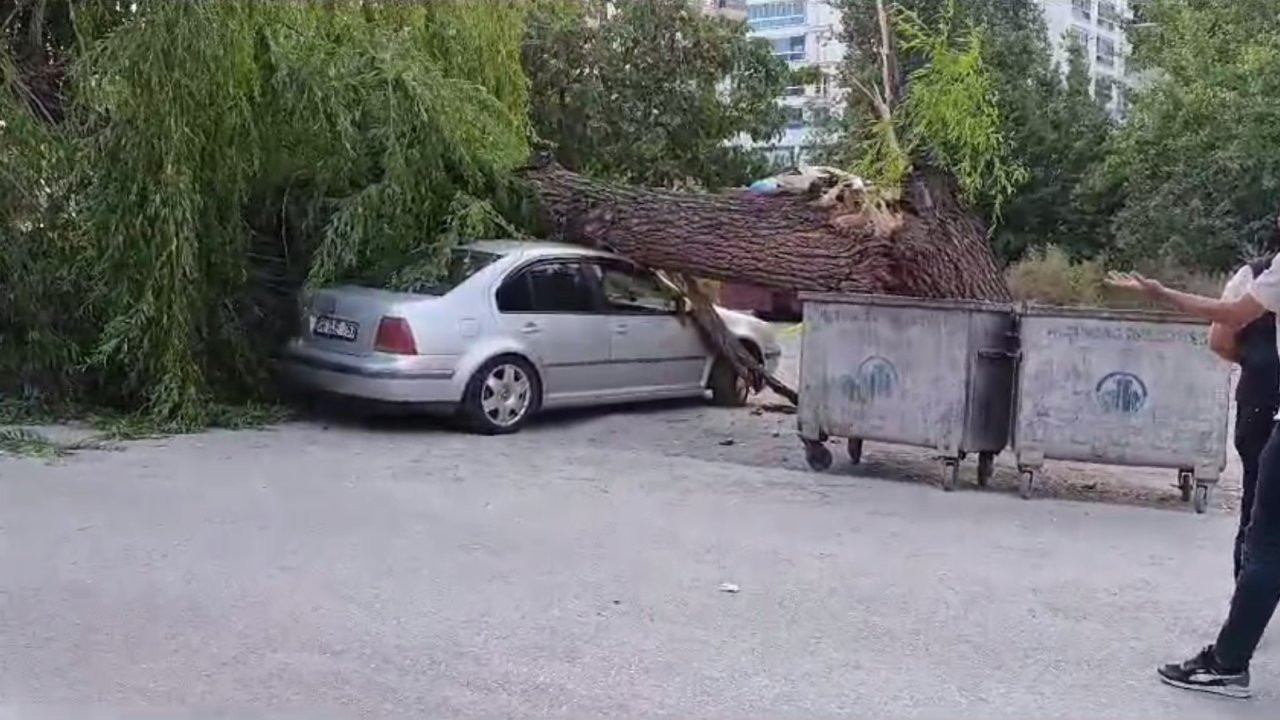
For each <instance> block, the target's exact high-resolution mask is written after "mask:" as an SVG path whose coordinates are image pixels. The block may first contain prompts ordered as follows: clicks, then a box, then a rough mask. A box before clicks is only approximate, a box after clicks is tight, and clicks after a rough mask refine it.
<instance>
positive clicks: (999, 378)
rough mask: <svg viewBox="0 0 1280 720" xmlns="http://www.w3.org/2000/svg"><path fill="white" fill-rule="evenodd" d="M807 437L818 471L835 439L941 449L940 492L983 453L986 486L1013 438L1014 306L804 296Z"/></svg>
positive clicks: (857, 455) (803, 433)
mask: <svg viewBox="0 0 1280 720" xmlns="http://www.w3.org/2000/svg"><path fill="white" fill-rule="evenodd" d="M800 299H801V301H802V302H803V303H804V336H803V339H802V341H801V357H800V407H799V410H798V413H797V415H798V421H799V430H800V437H801V439H802V440H803V441H804V443H805V457H806V459H807V460H808V462H809V466H810V467H812V468H813V469H814V470H818V471H823V470H826V469H828V468H830V467H831V463H832V456H831V451H830V450H829V449H828V448H827V447H826V445H825V442H826V440H827V439H828V438H829V437H840V438H847V439H848V441H849V442H848V447H849V455H850V459H851V460H852V461H853V462H854V463H857V462H859V461H860V460H861V456H862V441H863V440H874V441H880V442H886V443H896V444H902V445H914V446H918V447H926V448H933V449H936V450H937V451H938V455H939V456H940V457H941V458H942V460H943V475H942V486H943V488H945V489H947V490H950V489H952V488H954V487H955V484H956V482H957V479H958V473H959V463H960V460H962V459H963V458H964V457H965V455H966V454H967V453H978V454H979V455H978V457H979V462H978V484H979V485H985V484H986V483H987V480H988V479H989V478H990V477H991V472H992V469H993V466H994V460H995V456H996V455H997V454H999V453H1000V451H1001V450H1003V449H1004V447H1005V445H1006V444H1007V442H1008V439H1009V424H1010V423H1009V421H1010V414H1011V412H1012V407H1013V383H1014V366H1015V364H1016V358H1017V334H1016V332H1015V328H1016V323H1015V317H1014V311H1013V308H1012V307H1011V306H1007V305H1000V304H991V303H978V302H964V301H943V300H920V299H914V298H900V297H879V296H866V295H832V294H804V295H801V298H800Z"/></svg>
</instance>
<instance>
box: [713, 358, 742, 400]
mask: <svg viewBox="0 0 1280 720" xmlns="http://www.w3.org/2000/svg"><path fill="white" fill-rule="evenodd" d="M707 387H709V388H710V389H711V403H712V404H713V405H717V406H719V407H743V406H744V405H746V404H747V398H748V397H750V396H751V387H750V386H749V385H748V384H747V381H746V379H744V378H742V377H739V376H738V373H736V372H734V370H733V365H731V364H730V363H729V361H728V360H725V359H724V358H717V359H716V362H715V364H714V365H712V366H711V379H710V381H709V382H708V383H707Z"/></svg>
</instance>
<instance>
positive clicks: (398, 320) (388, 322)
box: [373, 315, 418, 355]
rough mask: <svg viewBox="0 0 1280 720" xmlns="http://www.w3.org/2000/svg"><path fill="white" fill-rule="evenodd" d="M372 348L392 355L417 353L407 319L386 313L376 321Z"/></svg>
mask: <svg viewBox="0 0 1280 720" xmlns="http://www.w3.org/2000/svg"><path fill="white" fill-rule="evenodd" d="M373 349H374V350H377V351H378V352H384V353H391V354H393V355H417V354H418V345H417V343H415V342H414V341H413V330H411V329H410V328H409V321H408V320H405V319H404V318H402V317H392V316H390V315H387V316H385V317H383V318H382V320H380V321H379V322H378V334H377V335H376V336H374V339H373Z"/></svg>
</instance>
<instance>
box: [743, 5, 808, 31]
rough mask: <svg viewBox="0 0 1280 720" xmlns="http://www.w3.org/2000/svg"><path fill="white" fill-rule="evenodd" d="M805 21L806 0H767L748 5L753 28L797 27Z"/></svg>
mask: <svg viewBox="0 0 1280 720" xmlns="http://www.w3.org/2000/svg"><path fill="white" fill-rule="evenodd" d="M805 22H806V20H805V2H804V0H789V1H788V2H767V3H760V4H759V5H750V6H748V7H747V23H748V24H749V25H751V29H752V30H771V29H773V28H783V27H795V26H797V25H804V24H805Z"/></svg>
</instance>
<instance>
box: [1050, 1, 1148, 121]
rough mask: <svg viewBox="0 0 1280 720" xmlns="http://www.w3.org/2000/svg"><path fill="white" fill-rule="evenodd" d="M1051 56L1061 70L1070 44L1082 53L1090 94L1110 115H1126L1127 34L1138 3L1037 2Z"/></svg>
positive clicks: (1130, 77)
mask: <svg viewBox="0 0 1280 720" xmlns="http://www.w3.org/2000/svg"><path fill="white" fill-rule="evenodd" d="M1040 4H1041V5H1042V6H1043V7H1044V20H1045V25H1046V26H1048V30H1049V40H1050V42H1051V43H1052V44H1053V49H1054V56H1055V59H1056V60H1058V62H1059V63H1062V64H1063V66H1064V67H1065V64H1066V61H1067V49H1068V47H1070V43H1071V42H1072V41H1075V42H1078V43H1079V44H1080V46H1081V47H1082V48H1083V49H1084V53H1085V59H1086V60H1087V61H1088V63H1089V75H1090V77H1091V78H1092V79H1093V94H1094V97H1095V98H1097V99H1098V100H1099V101H1100V102H1102V103H1103V105H1105V106H1106V107H1107V109H1108V110H1109V111H1110V112H1111V114H1112V115H1113V116H1115V117H1117V118H1123V117H1124V115H1125V113H1126V112H1127V111H1128V104H1127V91H1128V89H1129V87H1131V85H1132V83H1133V81H1134V74H1133V73H1132V72H1130V68H1129V67H1128V58H1129V53H1130V49H1131V48H1130V45H1129V41H1128V36H1127V31H1128V29H1129V27H1130V25H1131V24H1132V22H1133V20H1134V14H1135V11H1140V10H1141V5H1142V0H1040Z"/></svg>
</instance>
